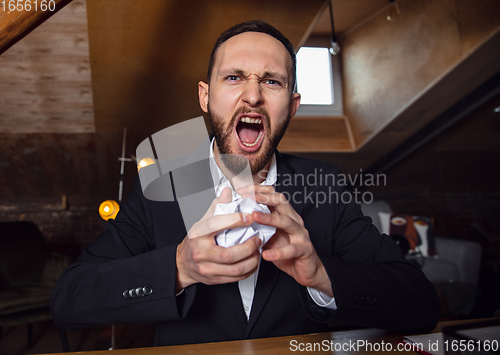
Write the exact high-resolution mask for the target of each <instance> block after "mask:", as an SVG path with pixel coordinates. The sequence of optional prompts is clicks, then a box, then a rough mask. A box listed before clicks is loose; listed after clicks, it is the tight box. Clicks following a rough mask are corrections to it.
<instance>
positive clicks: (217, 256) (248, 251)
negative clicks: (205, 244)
mask: <svg viewBox="0 0 500 355" xmlns="http://www.w3.org/2000/svg"><path fill="white" fill-rule="evenodd" d="M261 244H262V241H261V240H260V239H259V238H258V237H252V238H250V239H248V240H247V241H245V242H244V243H241V244H238V245H234V246H232V247H229V248H224V247H221V246H218V245H216V246H214V247H212V248H207V249H206V250H205V258H206V260H208V261H210V262H213V263H217V264H221V265H231V264H235V263H238V262H241V261H243V260H245V259H247V258H249V257H251V256H252V255H254V254H255V253H257V252H258V250H259V247H260V245H261Z"/></svg>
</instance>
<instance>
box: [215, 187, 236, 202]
mask: <svg viewBox="0 0 500 355" xmlns="http://www.w3.org/2000/svg"><path fill="white" fill-rule="evenodd" d="M232 200H233V193H232V191H231V189H230V188H229V187H226V188H224V190H222V193H221V194H220V196H219V198H218V203H229V202H231V201H232Z"/></svg>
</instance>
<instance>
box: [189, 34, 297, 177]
mask: <svg viewBox="0 0 500 355" xmlns="http://www.w3.org/2000/svg"><path fill="white" fill-rule="evenodd" d="M291 68H292V60H291V58H290V55H289V54H288V52H287V50H286V48H285V46H283V44H282V43H281V42H280V41H278V40H277V39H275V38H274V37H272V36H269V35H267V34H264V33H259V32H245V33H242V34H239V35H236V36H234V37H231V38H230V39H228V40H227V41H226V42H224V43H223V44H222V45H221V46H220V47H219V48H218V50H217V52H216V58H215V63H214V68H213V71H212V77H211V80H210V86H208V85H207V84H205V83H203V82H200V83H199V97H200V105H201V108H202V109H203V110H204V111H205V112H208V114H209V116H210V121H211V126H212V132H213V134H214V135H215V140H216V142H217V148H218V151H219V152H220V153H221V154H239V155H243V156H245V157H246V158H247V159H248V160H249V162H250V167H251V169H252V174H254V175H255V174H257V173H258V172H259V171H261V170H262V169H264V168H267V167H268V164H269V163H270V159H271V157H272V154H273V153H274V149H275V148H276V147H277V145H278V143H279V141H280V140H281V138H282V137H283V134H284V133H285V130H286V127H287V125H288V122H289V120H290V119H291V117H293V115H294V114H295V112H296V110H297V108H298V106H299V104H300V95H299V94H292V88H291V87H290V86H291Z"/></svg>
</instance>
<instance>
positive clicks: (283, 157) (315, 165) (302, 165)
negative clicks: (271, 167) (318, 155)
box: [276, 152, 341, 174]
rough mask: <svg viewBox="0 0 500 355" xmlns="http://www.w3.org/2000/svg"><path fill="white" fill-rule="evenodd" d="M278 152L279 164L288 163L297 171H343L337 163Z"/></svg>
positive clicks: (291, 168) (335, 172)
mask: <svg viewBox="0 0 500 355" xmlns="http://www.w3.org/2000/svg"><path fill="white" fill-rule="evenodd" d="M276 154H277V156H276V158H277V160H278V164H279V163H282V164H284V165H288V167H289V169H290V170H294V171H295V173H311V172H312V173H314V172H315V171H316V172H318V173H319V172H323V173H333V174H340V173H341V172H340V168H339V167H338V165H337V164H335V163H330V162H326V161H322V160H316V159H311V158H305V157H300V156H297V155H292V154H284V153H280V152H277V153H276Z"/></svg>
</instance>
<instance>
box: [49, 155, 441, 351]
mask: <svg viewBox="0 0 500 355" xmlns="http://www.w3.org/2000/svg"><path fill="white" fill-rule="evenodd" d="M277 163H278V181H277V184H276V190H277V191H279V192H282V193H284V195H285V196H286V197H287V198H288V199H289V201H290V203H291V204H292V206H293V207H294V209H295V210H296V211H297V213H298V214H300V215H301V216H302V218H303V220H304V223H305V227H306V228H307V230H308V231H309V235H310V238H311V241H312V243H313V244H314V246H315V249H316V251H317V253H318V255H319V256H320V258H321V260H322V262H323V264H324V266H325V268H326V270H327V273H328V276H329V277H330V280H331V283H332V288H333V293H334V296H335V300H336V303H337V307H338V309H337V310H336V311H331V310H326V309H323V308H321V307H318V306H317V305H315V303H314V302H313V301H312V300H311V299H310V297H309V296H308V294H307V290H306V288H305V287H303V286H300V285H299V284H297V282H296V281H295V280H294V279H293V278H291V277H290V276H289V275H287V274H286V273H283V272H281V271H280V270H279V269H278V268H276V267H275V266H274V264H272V263H269V262H266V261H264V260H263V261H262V262H261V267H260V272H259V277H258V282H257V286H256V290H255V296H254V301H253V306H252V310H251V314H250V319H249V321H247V319H246V316H245V313H244V310H243V305H242V302H241V297H240V294H239V290H238V284H237V283H230V284H224V285H215V286H208V285H204V284H196V285H192V286H190V287H188V288H187V289H186V290H185V291H184V292H183V293H182V294H181V295H180V296H177V297H176V295H175V281H176V262H175V258H176V249H177V246H178V244H179V243H180V242H181V241H182V240H183V238H184V237H185V236H186V228H185V227H184V223H183V221H182V216H181V211H180V208H179V204H178V203H177V202H176V201H173V202H155V201H150V200H148V199H146V198H144V196H143V194H142V190H141V187H140V183H139V182H138V181H137V180H136V182H135V183H134V189H133V191H132V193H131V194H130V196H128V198H127V199H126V201H125V202H124V203H123V205H122V208H121V210H120V212H119V214H118V216H117V218H116V220H114V221H112V220H110V221H109V222H108V224H107V226H106V228H105V230H104V231H103V233H102V234H101V235H100V236H99V237H98V238H97V239H96V240H95V241H94V242H92V243H90V244H89V245H88V246H87V247H86V248H85V250H84V252H83V253H82V255H81V256H80V257H79V258H78V260H77V261H76V262H75V263H74V264H73V265H72V266H70V267H69V268H68V269H67V270H66V271H65V272H64V274H63V275H62V276H61V278H60V280H59V282H58V284H57V285H56V287H55V288H54V290H53V292H52V297H51V310H52V315H53V318H54V321H55V322H56V324H57V325H59V326H61V327H64V328H78V327H85V326H91V325H97V324H106V323H107V324H111V323H123V322H141V321H158V326H157V334H156V345H173V344H187V343H198V342H213V341H226V340H237V339H246V338H260V337H271V336H283V335H293V334H303V333H312V332H320V331H326V330H328V326H327V324H330V325H334V326H337V327H352V326H355V327H375V328H384V329H391V330H430V329H432V328H433V327H434V326H435V324H436V323H437V320H438V316H439V302H438V299H437V296H436V292H435V290H434V287H433V286H432V284H431V283H430V282H429V281H428V280H427V279H426V278H425V276H424V275H423V273H422V272H421V271H420V270H419V268H418V267H416V266H415V265H413V264H411V263H409V262H407V261H406V260H405V259H404V258H403V257H402V255H401V253H400V251H399V249H398V247H397V246H396V244H395V243H394V242H393V241H392V239H390V238H389V237H387V236H386V235H380V233H379V232H378V230H377V229H376V228H375V227H374V226H373V225H372V223H371V220H370V218H368V217H363V215H362V213H361V210H360V207H359V205H357V204H356V203H354V201H351V202H348V197H349V196H350V195H349V194H348V193H347V192H346V191H345V189H344V186H340V185H341V184H339V183H340V182H341V180H339V174H340V171H339V169H338V167H337V166H336V165H334V164H330V163H325V162H319V161H315V160H310V159H305V158H299V157H296V156H291V155H283V154H280V153H278V152H277ZM202 170H203V169H202ZM189 174H193V171H189V170H187V171H186V170H184V171H178V172H174V173H173V174H172V176H173V177H174V179H173V181H174V185H176V182H178V183H179V184H182V183H183V182H185V181H186V179H185V178H186V177H188V176H189ZM176 176H177V178H175V177H176ZM183 176H184V178H183ZM314 176H316V179H315V178H314ZM320 177H321V181H320ZM325 179H327V180H328V181H324V180H325ZM314 180H316V181H314ZM174 189H176V190H177V188H176V187H174ZM351 197H352V196H351ZM325 198H326V200H325ZM320 202H322V203H320ZM346 202H348V203H346ZM207 207H208V206H207ZM204 210H206V208H204ZM149 288H150V289H151V290H152V292H150V291H149ZM132 289H137V293H139V295H138V296H137V297H129V296H130V292H128V290H132ZM124 291H127V292H125V296H127V297H124ZM144 291H146V293H148V294H147V295H140V294H141V293H144ZM132 294H133V292H132Z"/></svg>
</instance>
